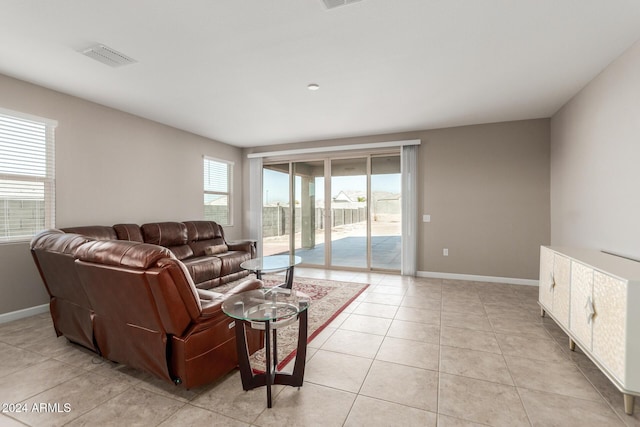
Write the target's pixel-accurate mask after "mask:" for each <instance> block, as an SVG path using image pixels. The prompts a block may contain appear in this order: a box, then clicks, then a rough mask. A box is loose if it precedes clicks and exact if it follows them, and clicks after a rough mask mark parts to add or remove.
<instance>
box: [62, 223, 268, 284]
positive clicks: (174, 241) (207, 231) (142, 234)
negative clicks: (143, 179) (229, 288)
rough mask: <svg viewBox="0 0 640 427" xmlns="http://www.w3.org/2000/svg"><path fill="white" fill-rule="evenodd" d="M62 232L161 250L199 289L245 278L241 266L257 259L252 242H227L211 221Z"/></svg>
mask: <svg viewBox="0 0 640 427" xmlns="http://www.w3.org/2000/svg"><path fill="white" fill-rule="evenodd" d="M61 230H62V231H64V232H66V233H75V234H80V235H83V236H86V237H90V238H92V239H95V240H116V239H117V240H130V241H134V242H141V243H150V244H153V245H159V246H164V247H166V248H167V249H169V250H170V251H171V252H172V253H173V254H174V255H175V256H176V258H178V259H179V260H180V261H182V262H183V263H184V265H185V266H186V267H187V270H188V271H189V274H190V275H191V278H192V279H193V281H194V283H195V285H196V287H197V288H200V289H211V288H213V287H216V286H219V285H222V284H225V283H228V282H232V281H234V280H238V279H241V278H243V277H245V276H247V275H248V274H249V272H248V271H246V270H243V269H242V268H241V267H240V264H242V263H243V262H244V261H247V260H249V259H252V258H255V257H256V248H255V245H254V243H253V242H251V241H240V242H228V241H227V240H226V239H225V237H224V229H223V228H222V226H220V225H219V224H217V223H215V222H213V221H185V222H152V223H147V224H143V225H141V226H138V225H136V224H116V225H114V226H113V227H109V226H100V225H94V226H84V227H68V228H62V229H61Z"/></svg>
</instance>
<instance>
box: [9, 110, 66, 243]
mask: <svg viewBox="0 0 640 427" xmlns="http://www.w3.org/2000/svg"><path fill="white" fill-rule="evenodd" d="M56 125H57V123H56V122H55V121H53V120H49V119H43V118H40V117H35V116H29V115H27V114H23V113H17V112H14V111H9V110H4V109H0V243H7V242H20V241H29V240H30V239H31V237H33V236H34V235H35V234H36V233H38V232H39V231H41V230H43V229H45V228H53V227H55V198H54V196H55V180H54V130H55V127H56Z"/></svg>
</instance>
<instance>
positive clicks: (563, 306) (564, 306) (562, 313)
mask: <svg viewBox="0 0 640 427" xmlns="http://www.w3.org/2000/svg"><path fill="white" fill-rule="evenodd" d="M553 280H554V282H555V286H554V287H553V311H552V313H553V316H554V317H555V319H556V320H557V321H558V323H560V324H561V325H562V326H564V327H565V328H567V327H569V304H570V303H571V301H570V300H569V295H570V288H569V281H570V280H571V260H569V258H567V257H564V256H561V255H558V254H554V256H553Z"/></svg>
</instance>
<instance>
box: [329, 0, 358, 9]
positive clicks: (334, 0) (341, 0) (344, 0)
mask: <svg viewBox="0 0 640 427" xmlns="http://www.w3.org/2000/svg"><path fill="white" fill-rule="evenodd" d="M322 1H323V2H324V5H325V6H327V9H333V8H334V7H340V6H346V5H348V4H350V3H355V2H358V1H360V0H322Z"/></svg>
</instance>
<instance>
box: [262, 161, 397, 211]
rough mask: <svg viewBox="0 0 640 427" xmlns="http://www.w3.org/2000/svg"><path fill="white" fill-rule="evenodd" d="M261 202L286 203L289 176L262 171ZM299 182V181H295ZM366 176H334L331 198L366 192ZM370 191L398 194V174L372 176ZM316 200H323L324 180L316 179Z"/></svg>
mask: <svg viewBox="0 0 640 427" xmlns="http://www.w3.org/2000/svg"><path fill="white" fill-rule="evenodd" d="M263 176H264V182H263V195H262V197H263V200H264V203H268V204H272V203H277V202H280V203H287V202H288V200H289V175H288V174H285V173H282V172H276V171H273V170H270V169H264V175H263ZM296 181H297V182H299V180H296ZM366 183H367V180H366V176H364V175H358V176H334V177H332V178H331V184H332V185H331V187H332V188H331V197H335V196H337V195H338V193H340V191H362V192H365V191H366ZM371 187H372V191H384V192H388V193H396V194H398V193H400V174H399V173H398V174H388V175H372V176H371ZM295 190H296V195H295V198H296V200H300V199H301V192H300V188H299V186H296V189H295ZM315 190H316V200H324V178H316V188H315Z"/></svg>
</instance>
